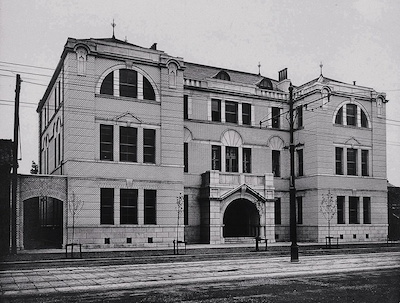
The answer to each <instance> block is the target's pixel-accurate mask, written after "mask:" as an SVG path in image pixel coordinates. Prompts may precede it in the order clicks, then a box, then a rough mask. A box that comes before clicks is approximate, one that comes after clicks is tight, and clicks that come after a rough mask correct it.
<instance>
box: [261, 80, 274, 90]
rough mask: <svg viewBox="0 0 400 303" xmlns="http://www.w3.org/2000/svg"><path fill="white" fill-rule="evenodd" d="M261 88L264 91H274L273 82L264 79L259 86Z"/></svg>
mask: <svg viewBox="0 0 400 303" xmlns="http://www.w3.org/2000/svg"><path fill="white" fill-rule="evenodd" d="M257 86H258V87H259V88H264V89H272V88H273V87H272V82H271V80H270V79H267V78H264V79H262V80H261V81H260V82H259V83H258V85H257Z"/></svg>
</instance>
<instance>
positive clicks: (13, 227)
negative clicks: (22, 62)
mask: <svg viewBox="0 0 400 303" xmlns="http://www.w3.org/2000/svg"><path fill="white" fill-rule="evenodd" d="M20 91H21V76H20V75H19V74H17V79H16V85H15V109H14V144H13V170H12V171H13V173H12V189H11V190H12V193H11V195H12V197H11V253H12V254H16V253H17V182H18V175H17V170H18V130H19V93H20Z"/></svg>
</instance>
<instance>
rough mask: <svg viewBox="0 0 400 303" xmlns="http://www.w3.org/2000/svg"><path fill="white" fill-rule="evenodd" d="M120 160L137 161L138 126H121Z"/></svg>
mask: <svg viewBox="0 0 400 303" xmlns="http://www.w3.org/2000/svg"><path fill="white" fill-rule="evenodd" d="M119 161H125V162H137V128H133V127H124V126H120V127H119Z"/></svg>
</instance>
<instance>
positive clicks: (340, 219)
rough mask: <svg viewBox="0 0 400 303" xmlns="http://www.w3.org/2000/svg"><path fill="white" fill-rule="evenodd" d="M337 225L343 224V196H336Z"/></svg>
mask: <svg viewBox="0 0 400 303" xmlns="http://www.w3.org/2000/svg"><path fill="white" fill-rule="evenodd" d="M336 203H337V212H336V214H337V223H338V224H344V197H343V196H338V197H337V200H336Z"/></svg>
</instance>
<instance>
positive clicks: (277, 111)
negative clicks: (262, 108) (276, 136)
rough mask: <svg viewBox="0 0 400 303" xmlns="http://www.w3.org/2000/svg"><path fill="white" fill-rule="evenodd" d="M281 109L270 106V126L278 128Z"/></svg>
mask: <svg viewBox="0 0 400 303" xmlns="http://www.w3.org/2000/svg"><path fill="white" fill-rule="evenodd" d="M280 115H281V109H280V108H279V107H273V108H272V128H280V127H281V126H280V124H281V123H280V120H281V117H280Z"/></svg>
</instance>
